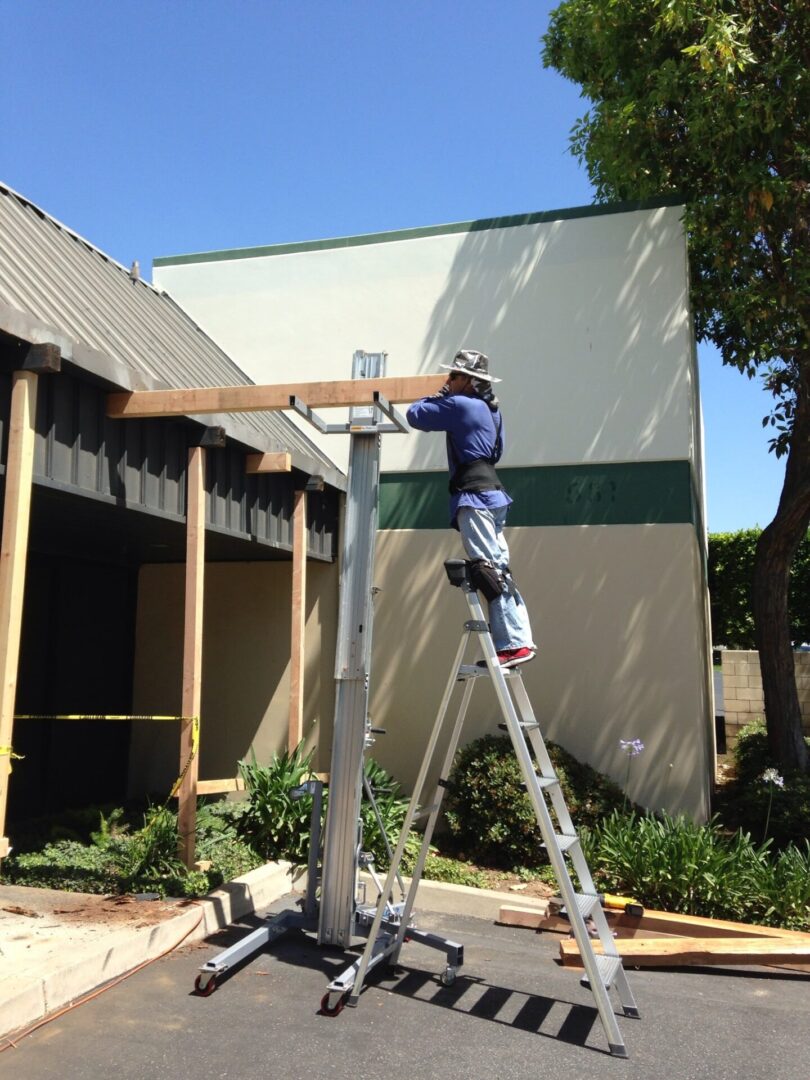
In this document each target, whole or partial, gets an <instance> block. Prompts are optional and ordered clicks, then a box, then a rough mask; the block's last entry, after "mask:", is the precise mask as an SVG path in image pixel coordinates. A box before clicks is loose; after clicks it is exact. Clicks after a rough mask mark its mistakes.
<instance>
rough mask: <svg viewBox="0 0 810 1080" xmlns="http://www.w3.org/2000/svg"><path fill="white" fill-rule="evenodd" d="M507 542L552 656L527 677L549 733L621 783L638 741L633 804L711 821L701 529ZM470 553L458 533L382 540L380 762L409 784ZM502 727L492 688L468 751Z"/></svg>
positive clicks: (376, 676)
mask: <svg viewBox="0 0 810 1080" xmlns="http://www.w3.org/2000/svg"><path fill="white" fill-rule="evenodd" d="M509 539H510V547H511V551H512V555H513V561H512V565H513V566H514V567H515V573H516V577H517V580H518V584H519V586H520V588H521V591H522V592H523V594H524V596H525V598H526V601H527V604H528V607H529V611H530V613H531V617H532V623H533V630H534V635H535V639H536V640H537V642H538V644H539V646H540V651H539V655H538V657H537V659H536V660H535V661H534V662H533V663H531V664H529V665H527V666H526V667H525V668H524V669H523V675H524V680H525V683H526V687H527V690H528V692H529V694H530V697H531V700H532V703H533V706H534V708H535V712H536V714H537V716H538V719H539V720H540V723H541V725H542V728H543V731H544V734H545V735H547V736H548V737H549V738H551V739H553V740H555V741H557V742H560V743H561V744H562V745H563V746H565V747H566V748H567V749H568V750H570V751H571V752H572V753H573V754H574V755H575V756H576V757H578V758H579V759H580V760H582V761H585V762H588V763H589V764H591V765H593V766H595V767H596V768H598V769H599V770H600V771H603V772H606V773H608V774H610V775H612V776H613V777H614V778H615V779H616V780H617V781H619V782H620V783H624V780H625V770H626V764H627V761H626V758H625V757H624V756H623V753H622V751H621V748H620V746H619V740H620V739H628V740H629V739H635V738H640V739H641V740H642V742H644V744H645V747H646V749H645V752H644V754H643V755H642V756H641V757H640V758H638V759H637V760H636V761H634V762H633V766H632V769H631V776H630V787H629V793H630V796H631V798H633V799H634V800H636V801H638V802H640V803H642V804H644V805H647V806H650V807H652V808H660V807H667V808H669V809H671V810H676V811H677V810H684V811H685V812H687V813H690V814H693V815H695V816H696V817H701V816H703V815H704V814H705V813H706V812H707V810H708V806H707V804H706V798H707V794H708V772H709V767H710V765H709V760H708V758H709V753H708V743H707V733H706V722H707V721H706V717H707V716H708V712H709V709H708V703H707V697H706V688H705V685H704V684H705V672H704V671H703V669H702V667H701V652H700V649H699V647H697V646H696V644H695V641H696V635H697V634H698V633H699V626H698V621H697V609H698V605H697V603H696V599H695V595H694V590H695V589H696V588H697V585H696V584H694V585H692V584H690V583H693V582H696V581H697V574H696V551H695V548H696V539H695V533H694V529H693V528H691V526H673V527H660V526H611V527H557V528H547V529H515V530H511V531H510V535H509ZM458 553H459V552H458V547H457V546H456V545H454V542H453V534H451V533H450V532H449V531H448V532H444V533H443V532H439V531H437V530H424V531H410V532H405V531H402V532H389V533H384V534H382V536H381V543H380V558H379V563H378V569H379V574H378V580H379V583H380V584H381V585H382V586H383V592H382V594H381V595H380V598H379V601H378V606H377V609H376V613H375V647H374V666H373V671H372V708H373V711H374V717H375V723H376V722H379V723H380V724H381V726H383V727H386V728H387V729H388V731H389V736H388V738H387V739H385V740H382V742H381V745H380V749H379V759H380V761H381V762H382V764H384V765H385V766H386V767H387V768H389V769H390V770H391V771H392V772H393V773H394V774H395V775H396V776H397V778H398V779H400V780H402V781H403V782H404V783H406V784H411V783H412V782H413V780H414V778H415V775H416V772H417V769H418V767H419V762H420V761H421V757H422V754H423V752H424V748H425V746H426V745H427V740H428V736H429V732H430V729H431V725H432V723H433V720H434V717H435V713H436V709H437V708H438V704H439V702H440V700H441V695H442V691H443V689H444V686H445V683H446V681H447V678H448V675H449V673H450V669H451V666H452V661H453V657H454V655H455V651H456V648H457V646H458V642H459V639H460V636H461V634H462V630H463V624H464V620H465V619H466V618H467V617H468V615H467V608H466V604H465V603H464V600H463V596H462V595H461V594H460V593H459V592H458V591H457V590H455V589H452V588H451V586H449V585H448V584H447V582H446V579H445V577H444V572H443V569H442V562H443V560H444V559H445V558H447V557H451V556H455V555H457V554H458ZM473 658H475V657H473ZM456 707H457V706H456ZM500 719H501V718H500V714H499V711H498V708H497V705H496V702H495V699H494V696H493V695H492V692H491V688H490V687H489V685H488V684H487V683H486V682H485V681H482V683H481V685H480V687H478V686H477V687H476V691H475V693H474V694H473V700H472V705H471V708H470V713H469V719H468V721H467V724H466V725H465V732H464V739H463V741H464V742H469V741H470V740H471V739H473V738H476V737H477V736H478V735H480V734H483V733H485V732H491V731H495V730H496V725H497V723H498V722H499V721H500Z"/></svg>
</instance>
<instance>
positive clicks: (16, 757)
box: [0, 746, 25, 772]
mask: <svg viewBox="0 0 810 1080" xmlns="http://www.w3.org/2000/svg"><path fill="white" fill-rule="evenodd" d="M0 757H7V758H8V759H9V761H8V771H9V772H11V763H12V761H22V760H23V759H24V758H25V754H15V753H14V751H13V749H12V748H11V747H10V746H0Z"/></svg>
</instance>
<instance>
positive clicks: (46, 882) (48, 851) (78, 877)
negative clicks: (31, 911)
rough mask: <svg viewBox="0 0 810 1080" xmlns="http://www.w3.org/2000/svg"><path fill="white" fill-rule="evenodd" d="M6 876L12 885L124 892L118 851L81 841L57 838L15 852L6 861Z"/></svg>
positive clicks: (77, 890) (90, 891)
mask: <svg viewBox="0 0 810 1080" xmlns="http://www.w3.org/2000/svg"><path fill="white" fill-rule="evenodd" d="M3 877H4V878H5V880H7V881H8V882H10V883H12V884H17V885H29V886H33V887H35V888H43V889H64V890H66V891H68V892H86V893H102V894H103V893H117V892H120V891H121V871H120V868H119V866H118V864H117V862H116V857H115V853H114V852H111V851H109V850H107V849H103V848H99V847H95V846H88V845H86V844H82V843H79V841H78V840H57V841H56V843H53V844H46V845H45V846H44V847H43V848H42V849H41V850H40V851H31V852H27V853H26V852H23V853H20V854H17V853H15V854H13V855H11V856H10V857H9V858H8V859H5V860H4V862H3Z"/></svg>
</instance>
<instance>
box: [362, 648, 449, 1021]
mask: <svg viewBox="0 0 810 1080" xmlns="http://www.w3.org/2000/svg"><path fill="white" fill-rule="evenodd" d="M469 639H470V632H469V631H468V632H467V633H466V634H464V635H463V636H462V638H461V641H460V642H459V646H458V650H457V652H456V659H455V663H454V665H453V668H452V670H451V672H450V677H449V678H448V680H447V685H446V686H445V689H444V694H443V696H442V700H441V704H440V706H439V711H438V712H437V714H436V719H435V721H434V723H433V730H432V731H431V733H430V739H429V740H428V745H427V747H426V749H425V753H424V756H423V758H422V764H421V766H420V768H419V775H418V776H417V778H416V783H415V784H414V789H413V795H412V796H411V801H410V803H409V804H408V810H407V812H406V814H405V821H404V822H403V824H402V831H401V832H400V834H399V840H398V841H397V846H396V850H395V851H394V858H393V859H392V860H391V865H390V866H389V867H388V875H387V877H386V879H385V887H384V890H383V892H382V893H381V895H380V897H379V899H378V902H377V910H376V912H375V913H374V921H373V922H372V924H371V929H370V930H369V934H368V941H367V942H366V947H365V949H364V950H363V956H362V958H361V960H360V965H359V967H358V969H357V974H356V976H355V979H354V983H353V985H352V988H351V991H350V1000H356V999H357V997H359V995H360V991H361V990H362V988H363V983H364V982H365V978H366V972H367V971H368V966H369V963H370V962H371V957H372V953H373V951H374V942H375V940H376V938H377V935H378V934H379V932H380V925H381V923H382V920H383V914H384V912H385V906H386V899H385V898H386V897H387V896H389V895H390V893H391V892H392V890H393V888H394V880H395V878H396V875H397V873H398V871H399V866H400V863H401V862H402V856H403V854H404V853H405V844H406V842H407V839H408V833H409V832H410V830H411V826H412V825H413V820H414V818H415V817H416V811H417V808H418V805H419V800H420V799H421V797H422V791H423V789H424V787H425V780H426V778H427V774H428V770H429V769H430V764H431V762H432V761H433V756H434V754H435V752H436V744H437V742H438V741H439V735H440V734H441V730H442V726H443V724H444V717H445V714H446V713H447V709H448V706H449V704H450V698H451V697H452V694H453V689H454V687H455V683H456V672H457V671H458V668H459V666H460V665H461V660H462V657H463V656H464V650H465V649H466V647H467V643H468V641H469ZM411 887H412V888H413V882H411Z"/></svg>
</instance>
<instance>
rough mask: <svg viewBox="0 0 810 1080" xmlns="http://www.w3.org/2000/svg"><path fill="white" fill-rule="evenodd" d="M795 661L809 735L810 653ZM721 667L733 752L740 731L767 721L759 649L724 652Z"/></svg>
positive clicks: (799, 655)
mask: <svg viewBox="0 0 810 1080" xmlns="http://www.w3.org/2000/svg"><path fill="white" fill-rule="evenodd" d="M793 661H794V664H795V668H796V686H797V689H798V692H799V705H800V706H801V710H802V720H803V722H804V730H805V732H806V733H807V734H810V653H807V652H796V653H794V654H793ZM722 664H723V702H724V707H725V714H726V746H727V748H728V749H729V750H730V749H731V748H732V747H733V745H734V743H735V742H736V741H737V735H738V734H739V731H740V728H742V727H745V725H746V724H750V723H753V721H754V720H757V719H760V720H762V719H764V718H765V699H764V697H763V693H762V673H761V672H760V669H759V653H758V652H757V651H756V650H751V651H748V652H746V651H742V650H731V649H728V650H724V651H723V653H722Z"/></svg>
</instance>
